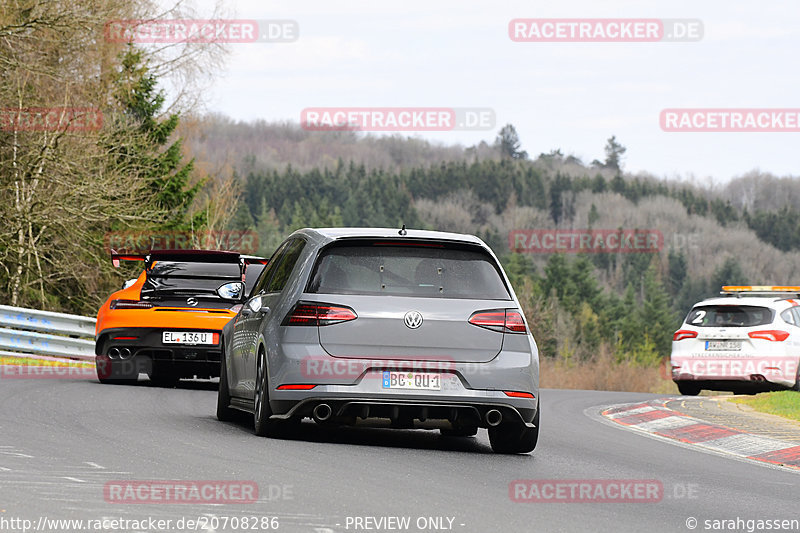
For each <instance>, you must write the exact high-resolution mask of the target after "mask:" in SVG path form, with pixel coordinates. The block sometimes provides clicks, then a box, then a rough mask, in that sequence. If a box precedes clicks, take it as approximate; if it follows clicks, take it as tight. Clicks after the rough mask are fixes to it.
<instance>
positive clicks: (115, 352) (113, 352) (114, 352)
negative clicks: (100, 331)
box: [108, 348, 119, 359]
mask: <svg viewBox="0 0 800 533" xmlns="http://www.w3.org/2000/svg"><path fill="white" fill-rule="evenodd" d="M108 357H109V359H118V358H119V348H109V349H108Z"/></svg>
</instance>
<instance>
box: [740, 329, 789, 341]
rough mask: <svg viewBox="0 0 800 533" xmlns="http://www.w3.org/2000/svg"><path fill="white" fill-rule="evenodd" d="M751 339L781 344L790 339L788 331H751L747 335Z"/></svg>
mask: <svg viewBox="0 0 800 533" xmlns="http://www.w3.org/2000/svg"><path fill="white" fill-rule="evenodd" d="M747 335H748V336H749V337H750V338H751V339H764V340H766V341H772V342H781V341H785V340H786V339H788V338H789V332H788V331H782V330H779V329H768V330H764V331H751V332H750V333H748V334H747Z"/></svg>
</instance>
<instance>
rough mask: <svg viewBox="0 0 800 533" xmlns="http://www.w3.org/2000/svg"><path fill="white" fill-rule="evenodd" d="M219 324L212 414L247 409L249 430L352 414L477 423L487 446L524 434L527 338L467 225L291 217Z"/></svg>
mask: <svg viewBox="0 0 800 533" xmlns="http://www.w3.org/2000/svg"><path fill="white" fill-rule="evenodd" d="M222 337H223V338H222V341H221V346H222V356H221V368H220V386H219V396H218V403H217V417H218V418H219V419H220V420H232V419H234V418H235V415H236V413H237V411H245V412H247V413H251V414H252V415H253V417H254V421H255V431H256V433H257V434H258V435H262V436H270V435H275V434H277V433H279V432H280V431H282V430H283V429H285V428H286V426H289V425H291V424H292V423H297V422H299V421H300V420H302V419H303V418H305V417H310V418H312V419H313V420H314V421H316V422H317V423H318V424H355V423H358V421H359V419H360V420H362V422H360V423H370V422H375V423H383V424H384V425H389V426H390V427H395V428H427V429H439V430H440V431H441V432H442V434H444V435H448V436H463V437H468V436H473V435H475V434H476V433H477V431H478V428H488V430H489V440H490V443H491V445H492V449H493V450H494V451H495V452H499V453H526V452H530V451H532V450H533V449H534V448H535V447H536V442H537V440H538V436H539V356H538V350H537V347H536V343H535V341H534V339H533V336H532V335H531V334H530V332H529V330H528V326H527V323H526V321H525V317H524V315H523V313H522V310H521V307H520V305H519V302H518V301H517V298H516V296H515V295H514V291H513V289H512V288H511V285H510V283H509V281H508V278H507V277H506V275H505V273H504V272H503V270H502V268H501V266H500V264H499V262H498V261H497V258H496V257H495V256H494V254H493V253H492V251H491V250H490V249H489V247H488V246H486V244H485V243H484V242H483V241H481V240H480V239H478V238H477V237H474V236H471V235H461V234H456V233H442V232H435V231H417V230H406V229H405V227H404V228H403V229H400V230H399V231H398V230H397V229H383V228H378V229H372V228H333V229H302V230H298V231H296V232H294V233H293V234H292V235H290V236H289V238H287V239H286V240H285V241H284V242H283V243H282V244H281V245H280V246H279V247H278V249H277V250H276V251H275V253H274V254H273V256H272V258H271V259H270V261H269V263H268V265H267V267H266V268H265V269H264V271H263V272H262V273H261V275H260V276H259V278H258V280H257V282H256V284H255V286H254V288H253V290H252V292H251V294H250V295H249V297H248V299H247V300H245V302H244V303H243V305H242V307H241V309H240V310H239V311H238V313H237V315H236V316H235V317H234V318H233V319H232V320H231V321H230V322H228V324H227V325H226V326H225V328H224V329H223V331H222ZM379 419H382V420H379Z"/></svg>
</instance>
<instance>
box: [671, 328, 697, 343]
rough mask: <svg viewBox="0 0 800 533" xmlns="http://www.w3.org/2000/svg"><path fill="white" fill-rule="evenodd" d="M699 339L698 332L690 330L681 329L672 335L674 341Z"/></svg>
mask: <svg viewBox="0 0 800 533" xmlns="http://www.w3.org/2000/svg"><path fill="white" fill-rule="evenodd" d="M695 337H697V332H696V331H692V330H690V329H679V330H678V331H676V332H675V333H674V334H673V335H672V340H674V341H682V340H683V339H694V338H695Z"/></svg>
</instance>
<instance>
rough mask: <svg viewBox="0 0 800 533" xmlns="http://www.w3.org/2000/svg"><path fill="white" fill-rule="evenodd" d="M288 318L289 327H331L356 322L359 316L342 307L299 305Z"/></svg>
mask: <svg viewBox="0 0 800 533" xmlns="http://www.w3.org/2000/svg"><path fill="white" fill-rule="evenodd" d="M286 318H287V320H286V321H285V322H284V324H285V325H287V326H329V325H331V324H339V323H341V322H349V321H350V320H355V319H356V318H358V315H357V314H356V312H355V311H353V310H352V309H350V308H349V307H345V306H341V305H329V304H310V303H299V304H297V305H296V306H295V307H294V309H293V310H292V312H291V313H289V316H288V317H286Z"/></svg>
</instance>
